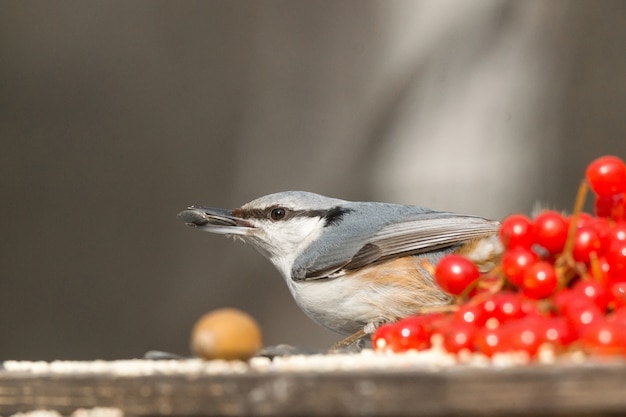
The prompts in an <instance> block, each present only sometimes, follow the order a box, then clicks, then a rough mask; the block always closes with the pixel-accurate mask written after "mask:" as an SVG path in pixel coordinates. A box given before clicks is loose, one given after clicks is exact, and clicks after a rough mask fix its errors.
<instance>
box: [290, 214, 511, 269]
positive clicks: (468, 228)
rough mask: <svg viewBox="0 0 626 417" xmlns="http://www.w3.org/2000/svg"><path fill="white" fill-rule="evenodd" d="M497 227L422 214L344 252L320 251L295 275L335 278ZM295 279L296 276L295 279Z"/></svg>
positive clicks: (474, 220)
mask: <svg viewBox="0 0 626 417" xmlns="http://www.w3.org/2000/svg"><path fill="white" fill-rule="evenodd" d="M498 226H499V223H498V222H495V221H491V220H487V219H483V218H481V217H475V216H465V215H459V214H454V213H442V212H430V213H423V214H420V215H419V216H416V217H414V218H412V219H409V220H406V221H401V222H396V223H393V224H387V225H384V226H382V227H381V228H380V229H379V230H378V231H376V232H375V233H373V234H371V235H370V236H369V237H366V238H364V239H362V240H361V241H360V242H358V243H357V244H356V245H354V242H346V244H347V245H346V246H347V248H345V250H342V249H341V248H333V250H326V251H323V250H322V251H321V253H320V254H319V256H317V257H316V258H315V260H314V262H312V263H311V264H310V265H308V266H307V268H306V270H304V271H300V273H299V274H298V275H299V277H300V279H304V280H310V279H321V278H327V277H329V276H330V277H332V276H338V275H341V274H343V273H344V272H345V271H348V270H352V269H358V268H361V267H363V266H366V265H369V264H371V263H374V262H378V261H383V260H387V259H391V258H395V257H398V256H405V255H416V254H420V253H426V252H430V251H434V250H437V249H442V248H447V247H452V246H455V245H458V244H461V243H463V242H465V241H468V240H472V239H477V238H481V237H486V236H489V235H493V234H495V233H497V231H498ZM294 272H295V271H294ZM294 279H296V280H297V279H298V277H297V276H294Z"/></svg>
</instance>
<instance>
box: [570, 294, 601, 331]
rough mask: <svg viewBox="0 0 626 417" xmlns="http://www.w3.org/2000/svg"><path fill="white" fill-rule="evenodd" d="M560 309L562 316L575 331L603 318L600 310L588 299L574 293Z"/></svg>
mask: <svg viewBox="0 0 626 417" xmlns="http://www.w3.org/2000/svg"><path fill="white" fill-rule="evenodd" d="M562 309H563V315H564V316H565V317H566V318H567V319H568V320H569V322H570V323H571V324H572V326H574V328H575V329H577V330H580V329H582V328H583V327H584V326H587V325H589V324H591V323H593V322H595V321H597V320H600V319H603V318H604V313H603V312H602V310H600V308H599V307H598V306H597V305H596V304H595V303H593V302H592V301H591V300H590V299H589V297H586V296H584V295H581V294H576V293H574V295H573V296H572V297H571V298H570V299H569V300H568V301H567V303H566V305H564V306H563V307H562Z"/></svg>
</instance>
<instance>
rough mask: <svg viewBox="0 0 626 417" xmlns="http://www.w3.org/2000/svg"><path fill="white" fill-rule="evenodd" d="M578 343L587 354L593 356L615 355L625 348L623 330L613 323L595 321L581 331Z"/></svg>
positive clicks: (625, 340)
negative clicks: (579, 342) (589, 353)
mask: <svg viewBox="0 0 626 417" xmlns="http://www.w3.org/2000/svg"><path fill="white" fill-rule="evenodd" d="M580 341H581V343H582V346H583V348H584V349H585V350H587V351H588V352H591V353H593V354H595V355H615V354H618V353H623V352H624V347H626V343H625V342H626V337H625V329H624V328H623V327H622V326H621V325H619V324H618V323H616V322H614V321H609V320H606V319H602V320H597V321H596V322H594V323H592V324H590V325H589V326H586V327H585V328H584V329H582V331H581V335H580Z"/></svg>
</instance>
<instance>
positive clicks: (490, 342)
mask: <svg viewBox="0 0 626 417" xmlns="http://www.w3.org/2000/svg"><path fill="white" fill-rule="evenodd" d="M503 337H504V332H503V331H502V329H501V328H500V327H496V328H494V329H491V328H489V327H483V328H481V329H479V330H478V331H477V332H476V334H475V335H474V348H475V349H476V350H477V351H479V352H481V353H483V354H485V355H487V356H493V355H494V354H495V353H498V352H504V351H505V349H506V346H505V345H504V343H503V342H504V340H503Z"/></svg>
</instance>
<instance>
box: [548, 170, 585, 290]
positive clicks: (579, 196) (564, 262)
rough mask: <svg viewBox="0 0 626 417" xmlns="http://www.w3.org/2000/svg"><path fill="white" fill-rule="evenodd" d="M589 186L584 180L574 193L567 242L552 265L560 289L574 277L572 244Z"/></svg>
mask: <svg viewBox="0 0 626 417" xmlns="http://www.w3.org/2000/svg"><path fill="white" fill-rule="evenodd" d="M588 190H589V186H588V185H587V182H586V181H585V180H583V181H581V183H580V186H579V187H578V192H577V193H576V201H575V202H574V211H573V212H572V216H571V218H570V224H569V229H568V230H567V240H566V241H565V246H564V247H563V252H562V253H561V255H559V257H558V259H557V260H556V262H555V263H554V266H555V268H556V273H557V278H558V280H559V285H560V286H561V287H566V286H567V284H569V281H570V280H571V279H572V278H573V277H575V276H576V269H577V268H576V261H575V260H574V243H575V242H576V231H577V229H578V217H579V216H580V213H581V212H582V210H583V206H584V205H585V200H586V198H587V191H588Z"/></svg>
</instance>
